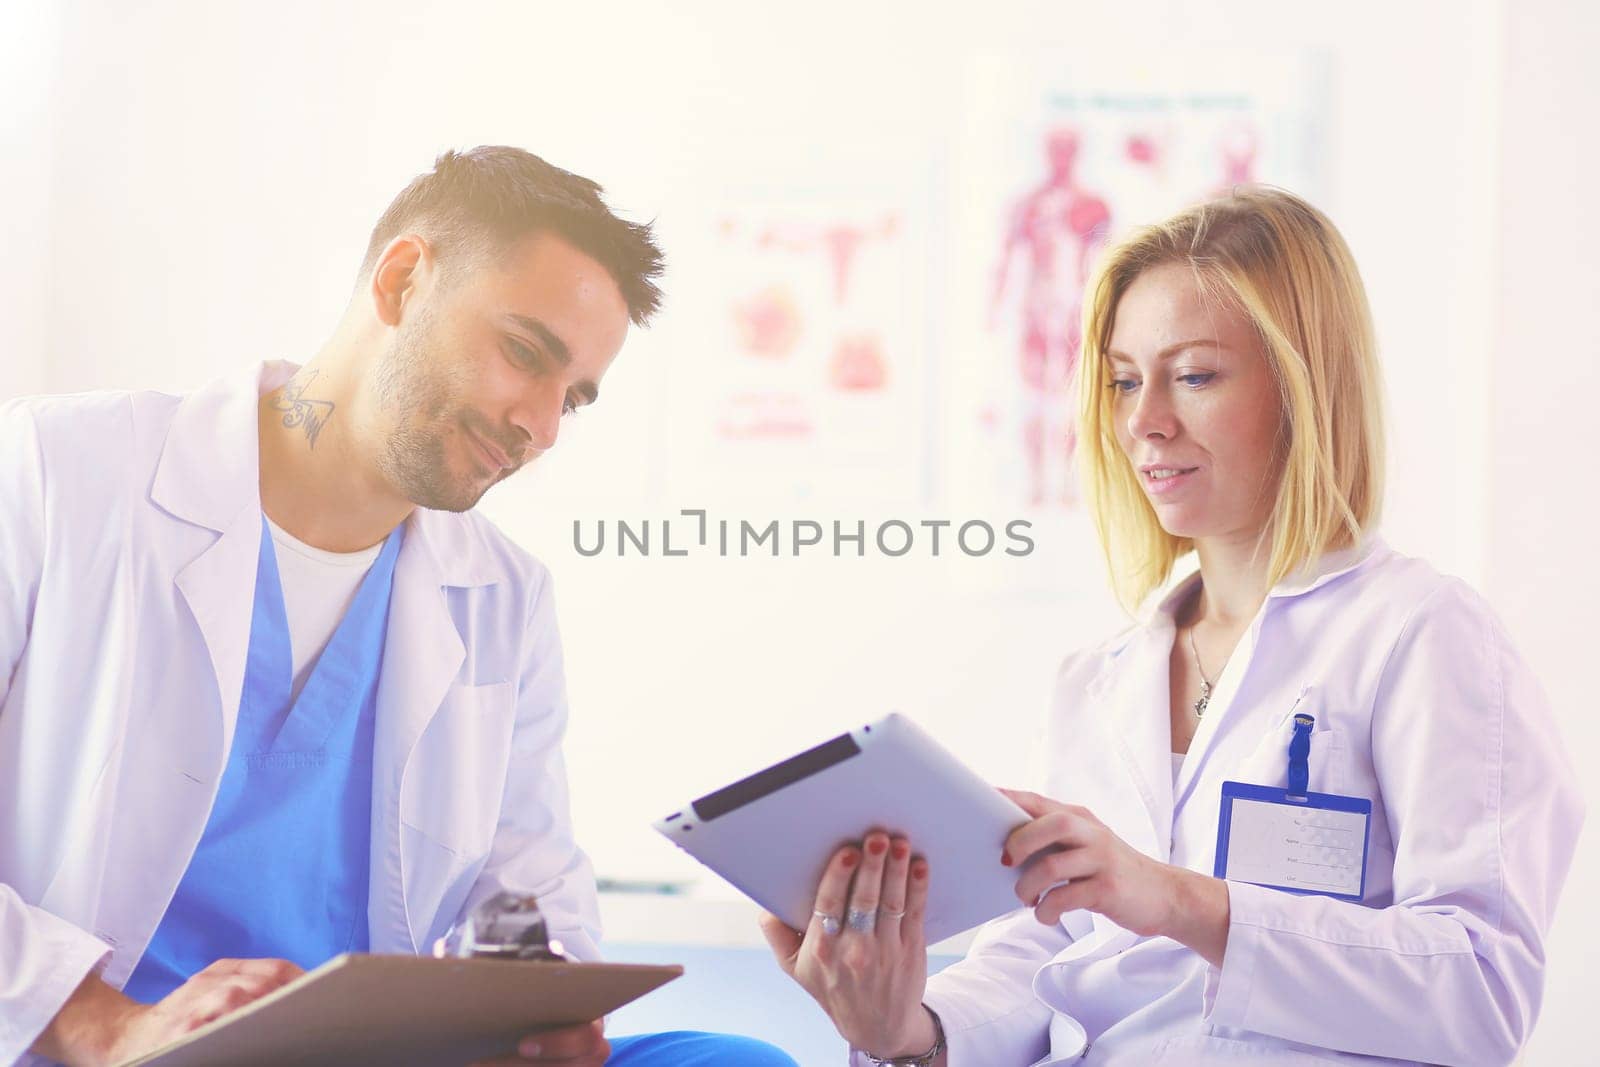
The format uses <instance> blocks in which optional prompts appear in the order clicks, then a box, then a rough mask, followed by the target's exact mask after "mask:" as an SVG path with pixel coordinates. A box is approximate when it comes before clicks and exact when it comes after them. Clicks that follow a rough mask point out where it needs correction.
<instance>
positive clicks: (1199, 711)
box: [1189, 626, 1211, 719]
mask: <svg viewBox="0 0 1600 1067" xmlns="http://www.w3.org/2000/svg"><path fill="white" fill-rule="evenodd" d="M1194 631H1195V628H1194V626H1190V627H1189V651H1190V652H1193V653H1194V667H1195V670H1197V671H1199V672H1200V699H1199V700H1196V701H1195V702H1194V717H1195V718H1197V719H1202V718H1204V717H1205V714H1206V708H1208V707H1209V706H1210V705H1211V680H1210V679H1209V678H1207V677H1206V669H1205V667H1203V666H1201V664H1200V649H1198V648H1197V647H1195V643H1194Z"/></svg>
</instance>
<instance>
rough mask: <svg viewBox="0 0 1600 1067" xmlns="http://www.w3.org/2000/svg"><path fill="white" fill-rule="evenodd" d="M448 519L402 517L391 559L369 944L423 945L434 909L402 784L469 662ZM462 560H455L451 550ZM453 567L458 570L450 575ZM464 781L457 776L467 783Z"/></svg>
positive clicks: (376, 743)
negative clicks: (452, 599) (424, 910)
mask: <svg viewBox="0 0 1600 1067" xmlns="http://www.w3.org/2000/svg"><path fill="white" fill-rule="evenodd" d="M447 521H448V520H447V518H446V517H444V516H439V515H435V514H433V513H430V512H427V511H423V510H422V509H418V510H417V511H414V512H413V513H412V515H411V517H410V518H409V519H408V520H407V525H406V532H405V539H404V540H403V542H402V543H401V546H400V556H399V558H398V559H397V560H396V561H395V572H394V587H393V591H392V592H391V594H390V601H389V628H388V635H387V639H386V640H385V642H384V649H383V669H382V674H381V676H380V677H379V680H378V698H377V699H378V704H377V727H376V732H375V735H374V738H373V753H372V759H373V764H372V766H373V774H372V790H373V796H372V846H371V847H372V855H371V859H372V872H373V875H372V882H371V891H370V896H369V900H368V923H369V931H370V936H371V941H372V948H373V951H411V952H421V951H423V944H422V942H423V940H425V938H426V936H427V930H428V924H429V922H430V921H431V919H432V918H433V917H432V916H431V915H424V914H417V913H416V912H417V910H418V909H417V907H414V906H413V905H414V903H415V902H416V900H417V897H418V895H419V894H418V893H417V892H415V891H414V887H415V886H417V885H419V884H422V883H424V882H426V881H427V879H424V878H422V877H420V876H419V873H420V872H419V871H418V865H419V864H421V863H424V862H426V859H427V856H426V855H424V854H418V853H416V852H415V851H414V850H412V849H411V848H409V847H408V840H409V838H408V836H407V835H406V834H404V833H403V832H402V823H403V821H404V818H405V813H404V812H403V811H401V797H402V795H403V793H402V788H401V787H402V785H403V783H404V780H405V774H406V768H407V765H408V764H409V762H410V759H411V755H412V752H413V751H414V750H415V748H416V746H417V745H418V743H419V742H420V741H421V739H422V736H423V734H424V732H425V731H426V730H427V727H428V723H429V722H430V721H431V720H432V719H433V716H434V715H435V714H436V713H437V712H438V710H439V707H440V705H442V704H443V703H444V701H445V699H446V697H447V695H448V693H449V691H450V688H451V686H452V685H453V684H454V682H455V680H456V676H457V674H458V673H459V672H460V670H461V665H462V663H463V662H464V661H465V659H466V647H465V645H464V644H463V643H462V640H461V633H460V631H459V630H458V628H457V626H456V622H455V620H454V618H453V617H452V616H451V613H450V604H449V599H448V595H449V594H448V593H447V589H448V588H449V587H451V586H453V585H459V584H471V583H470V582H467V581H464V580H463V579H462V575H461V574H460V571H461V564H460V563H457V562H452V563H451V564H447V563H446V562H445V561H446V560H452V554H450V553H451V548H452V547H454V548H456V549H457V550H462V546H450V545H446V544H441V543H440V540H441V536H442V535H443V534H444V533H445V530H446V523H447ZM455 558H456V559H459V557H455ZM453 572H454V573H453ZM468 785H469V783H457V786H458V787H461V788H465V787H467V786H468Z"/></svg>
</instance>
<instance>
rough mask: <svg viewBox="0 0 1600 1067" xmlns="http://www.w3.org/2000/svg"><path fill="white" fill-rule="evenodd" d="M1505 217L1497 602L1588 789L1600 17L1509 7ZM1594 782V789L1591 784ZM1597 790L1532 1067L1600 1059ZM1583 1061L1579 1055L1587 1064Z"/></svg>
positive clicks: (1498, 346) (1496, 441)
mask: <svg viewBox="0 0 1600 1067" xmlns="http://www.w3.org/2000/svg"><path fill="white" fill-rule="evenodd" d="M1505 31H1506V32H1505V35H1504V48H1505V51H1504V57H1505V74H1506V77H1505V95H1504V103H1503V109H1504V110H1503V114H1504V116H1505V123H1504V136H1503V141H1502V145H1501V149H1500V160H1501V168H1500V175H1501V179H1500V181H1501V186H1500V190H1499V196H1498V204H1497V206H1498V209H1499V221H1498V224H1497V226H1496V227H1495V229H1496V235H1497V237H1496V247H1495V256H1494V260H1493V264H1492V267H1491V270H1492V274H1493V277H1494V282H1495V289H1496V293H1497V295H1498V296H1499V301H1498V307H1499V315H1498V322H1497V323H1496V329H1495V338H1496V343H1495V346H1494V362H1493V367H1492V375H1491V377H1490V380H1489V383H1488V388H1489V394H1490V396H1491V397H1492V403H1491V405H1490V410H1491V412H1492V422H1491V426H1490V434H1491V436H1492V439H1493V448H1492V450H1491V465H1490V467H1489V479H1488V481H1489V485H1490V487H1491V491H1490V501H1491V507H1490V509H1489V512H1488V515H1487V522H1486V525H1487V528H1488V530H1489V566H1488V573H1487V575H1486V579H1487V592H1488V594H1489V597H1490V599H1491V600H1493V601H1494V603H1495V604H1496V605H1497V606H1498V607H1499V609H1500V611H1501V612H1502V613H1503V614H1504V617H1505V620H1506V623H1507V625H1508V626H1509V627H1510V629H1511V632H1512V634H1513V636H1514V637H1515V638H1516V640H1517V643H1518V645H1519V647H1520V648H1521V649H1522V651H1523V653H1524V655H1526V656H1527V657H1528V659H1529V661H1530V662H1531V663H1532V664H1533V666H1534V668H1535V669H1536V670H1537V671H1538V673H1539V676H1540V677H1541V678H1542V679H1543V681H1544V684H1545V687H1546V688H1547V689H1548V690H1549V693H1550V698H1551V700H1552V701H1553V702H1554V704H1555V707H1556V709H1557V712H1558V713H1559V714H1560V716H1561V720H1562V726H1563V729H1564V731H1565V734H1566V741H1567V745H1568V747H1569V750H1570V752H1571V753H1572V755H1573V759H1574V761H1575V762H1576V763H1577V765H1578V767H1579V771H1580V774H1584V775H1585V777H1586V778H1587V782H1588V783H1592V782H1593V780H1594V779H1593V775H1592V773H1590V772H1589V771H1588V768H1589V767H1590V766H1591V764H1592V761H1593V753H1595V752H1597V751H1600V718H1597V715H1596V712H1597V710H1600V708H1597V704H1596V701H1595V696H1594V693H1595V687H1594V678H1593V670H1592V668H1591V667H1590V666H1589V665H1590V664H1593V663H1594V662H1595V657H1594V641H1593V636H1592V635H1593V632H1594V626H1593V618H1594V609H1595V605H1596V604H1597V603H1600V578H1597V576H1596V573H1595V570H1594V567H1593V566H1592V565H1591V563H1590V561H1591V560H1592V559H1593V556H1594V531H1595V527H1596V522H1597V521H1600V502H1597V499H1596V490H1597V486H1600V479H1596V477H1595V476H1594V474H1593V472H1592V471H1587V472H1586V470H1585V467H1584V465H1583V460H1584V458H1585V457H1586V456H1587V455H1588V454H1589V453H1590V452H1592V451H1594V449H1595V433H1594V421H1593V401H1594V398H1596V397H1597V396H1600V320H1597V319H1596V317H1595V314H1594V311H1593V305H1594V300H1595V294H1596V293H1597V292H1600V260H1597V258H1596V249H1600V209H1597V208H1596V201H1595V192H1594V183H1593V175H1595V174H1600V147H1597V145H1596V141H1595V137H1594V134H1593V126H1594V117H1595V116H1596V115H1600V78H1597V77H1596V75H1595V69H1594V57H1593V47H1592V46H1593V44H1594V42H1595V41H1596V40H1600V16H1597V14H1596V12H1595V9H1594V8H1593V6H1592V5H1588V4H1579V3H1577V2H1575V0H1569V2H1561V0H1535V2H1533V3H1520V4H1508V5H1507V6H1506V25H1505ZM1586 784H1587V783H1586ZM1597 818H1600V812H1597V811H1596V794H1595V792H1594V790H1593V787H1592V785H1590V787H1589V825H1588V828H1587V829H1586V831H1585V834H1584V839H1583V842H1582V844H1581V845H1580V847H1579V850H1578V856H1577V861H1576V863H1575V864H1574V866H1573V871H1572V876H1571V878H1570V880H1569V881H1568V883H1567V888H1566V893H1565V896H1564V899H1563V902H1562V907H1561V913H1560V915H1559V917H1558V919H1557V923H1556V928H1555V930H1554V931H1553V933H1552V936H1551V939H1550V946H1549V948H1550V967H1549V971H1548V986H1549V994H1548V996H1549V1000H1548V1003H1547V1005H1546V1009H1545V1017H1544V1022H1543V1023H1542V1024H1541V1025H1540V1028H1539V1031H1538V1032H1537V1033H1536V1034H1535V1037H1534V1042H1533V1044H1532V1046H1531V1047H1530V1049H1529V1052H1528V1062H1529V1063H1537V1064H1545V1063H1550V1064H1561V1063H1576V1062H1579V1059H1580V1058H1581V1059H1583V1060H1588V1059H1590V1058H1592V1054H1590V1053H1588V1051H1587V1050H1589V1049H1590V1048H1591V1047H1592V1045H1593V1033H1594V1031H1593V1029H1592V1027H1593V1010H1594V991H1593V977H1592V976H1593V967H1594V959H1595V956H1596V952H1597V951H1600V924H1597V920H1596V918H1595V913H1594V907H1593V902H1594V901H1595V899H1596V898H1597V897H1600V850H1597V849H1596V848H1595V841H1596V838H1597V831H1596V827H1595V823H1596V821H1597ZM1580 1050H1582V1051H1581V1057H1580Z"/></svg>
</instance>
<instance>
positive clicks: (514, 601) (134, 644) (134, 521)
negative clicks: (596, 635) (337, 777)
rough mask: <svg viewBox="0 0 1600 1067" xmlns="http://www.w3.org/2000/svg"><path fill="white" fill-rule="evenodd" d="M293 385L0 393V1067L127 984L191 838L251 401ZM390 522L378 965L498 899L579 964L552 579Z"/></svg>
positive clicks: (507, 556)
mask: <svg viewBox="0 0 1600 1067" xmlns="http://www.w3.org/2000/svg"><path fill="white" fill-rule="evenodd" d="M293 370H294V368H293V367H292V366H291V365H289V364H284V363H277V364H268V365H266V366H264V367H262V368H260V370H259V371H252V372H251V373H249V374H248V375H241V376H239V377H238V378H237V379H236V380H232V381H227V382H222V383H218V384H216V385H213V386H211V387H208V388H206V389H203V390H201V391H200V392H197V393H194V394H192V395H190V396H187V397H176V396H166V395H162V394H157V393H99V394H87V395H84V396H77V397H61V398H48V399H36V400H28V401H21V402H14V403H10V404H6V405H0V1063H11V1062H12V1061H13V1059H15V1058H17V1057H19V1056H22V1055H23V1053H24V1052H25V1050H26V1049H27V1048H28V1046H29V1045H30V1044H31V1043H32V1042H33V1040H34V1039H35V1038H36V1037H37V1036H38V1033H39V1031H40V1030H41V1029H42V1028H43V1027H44V1026H45V1024H46V1023H47V1022H48V1021H49V1020H50V1019H51V1018H52V1017H53V1016H54V1014H55V1013H56V1011H57V1010H58V1009H59V1008H60V1006H61V1004H62V1002H63V1001H65V1000H66V999H67V997H68V995H69V994H71V992H72V991H73V989H74V988H75V987H76V986H77V984H78V982H79V981H80V980H81V979H82V978H83V977H84V975H85V974H86V973H88V972H89V970H90V969H91V968H92V967H93V966H95V965H96V964H98V963H102V962H103V963H104V964H105V970H104V972H103V977H104V978H105V980H106V981H107V982H109V983H111V984H112V985H115V986H120V985H121V983H122V982H123V981H125V980H126V979H127V977H128V975H129V974H130V973H131V972H132V970H133V967H134V965H135V964H136V963H137V962H138V960H139V957H140V955H141V954H142V953H143V951H144V948H145V945H146V944H147V943H148V942H149V939H150V936H151V935H152V934H153V933H154V931H155V929H156V925H157V924H158V923H159V922H160V920H161V917H162V914H163V913H164V912H165V911H166V907H167V903H168V901H169V900H170V899H171V898H172V894H173V891H174V890H175V889H176V887H177V885H178V881H179V879H180V878H181V877H182V876H183V873H184V870H185V869H186V868H187V867H188V864H189V859H190V857H191V856H192V855H193V852H194V848H195V845H196V843H197V842H198V841H199V838H200V833H201V831H202V830H203V829H204V827H205V824H206V819H207V817H208V814H209V812H210V810H211V804H212V801H213V799H214V798H215V795H216V789H217V783H218V780H219V778H220V776H221V773H222V770H223V766H224V763H225V761H226V758H227V753H228V746H229V741H230V738H231V737H232V733H233V727H234V721H235V719H236V716H237V714H238V708H239V695H240V688H241V685H242V684H243V678H244V661H245V651H246V647H247V645H248V643H249V637H250V633H249V630H250V604H251V600H252V594H253V590H254V588H255V580H256V559H257V554H258V552H259V549H260V544H261V510H260V500H259V493H258V490H257V485H258V471H257V447H256V441H257V428H256V404H257V400H258V397H259V395H260V393H261V392H264V391H267V390H270V389H273V388H276V387H277V386H278V385H280V384H282V382H283V381H285V380H287V378H288V377H289V376H290V374H292V373H293ZM407 521H408V528H407V530H406V538H405V542H404V546H403V547H402V549H401V552H400V556H399V559H398V560H397V563H396V568H395V576H394V590H393V593H392V599H391V602H390V614H389V630H388V636H387V642H386V645H385V649H384V659H383V669H382V674H381V676H380V681H379V688H378V718H377V734H376V737H375V741H374V752H373V775H372V789H373V797H372V856H371V872H372V873H371V890H370V894H369V899H368V904H367V913H368V925H369V932H370V940H371V945H372V951H374V952H416V951H424V950H426V948H427V947H428V946H429V945H431V943H432V941H433V939H434V938H436V937H438V936H439V935H440V934H441V933H442V932H443V931H444V929H445V928H446V927H448V925H449V924H450V923H451V922H453V921H454V919H455V917H456V916H457V914H458V913H459V912H461V911H462V910H463V908H465V907H469V906H471V905H472V904H475V903H476V902H477V901H478V900H480V899H482V898H483V897H485V896H487V895H489V894H491V893H493V892H495V891H497V890H499V889H501V888H507V889H513V890H516V891H519V892H532V893H536V894H538V895H539V899H540V904H541V906H542V907H543V908H544V910H545V911H546V912H547V914H548V916H549V918H550V921H551V925H552V927H553V928H554V930H553V932H554V933H555V934H556V935H557V936H559V937H561V938H562V939H563V940H564V942H565V944H566V946H567V948H568V950H569V951H571V952H573V953H574V954H576V955H579V956H593V955H594V954H595V951H596V950H595V941H596V939H597V938H598V936H599V923H598V916H597V908H596V904H595V896H594V880H593V875H592V873H591V871H590V868H589V865H588V861H587V859H585V858H584V856H583V853H582V852H580V851H579V850H578V848H577V846H576V844H575V843H574V841H573V838H572V832H571V826H570V820H569V817H568V808H567V794H566V777H565V771H564V769H563V766H562V760H561V751H560V741H561V737H562V733H563V731H564V729H565V726H566V715H567V709H566V700H565V694H564V682H563V677H562V668H561V649H560V639H559V637H558V635H557V630H556V623H555V609H554V605H553V601H552V597H551V593H550V590H549V580H548V574H547V572H546V571H545V569H544V568H543V566H541V565H540V564H539V563H537V562H536V561H535V560H533V559H532V558H531V557H529V556H528V555H527V554H526V553H524V552H522V551H521V550H520V549H518V548H516V547H515V546H514V545H512V544H511V543H510V541H508V540H507V539H506V538H505V537H504V536H503V535H501V534H500V533H499V532H498V531H497V530H495V529H494V528H493V527H492V526H491V525H490V524H489V523H488V522H487V521H485V520H484V519H482V518H480V517H478V516H477V515H475V514H472V513H467V514H463V515H450V514H445V513H441V512H427V511H421V510H419V511H417V512H415V513H414V514H413V515H412V517H411V518H410V519H409V520H407ZM513 768H514V770H515V773H512V774H508V769H513Z"/></svg>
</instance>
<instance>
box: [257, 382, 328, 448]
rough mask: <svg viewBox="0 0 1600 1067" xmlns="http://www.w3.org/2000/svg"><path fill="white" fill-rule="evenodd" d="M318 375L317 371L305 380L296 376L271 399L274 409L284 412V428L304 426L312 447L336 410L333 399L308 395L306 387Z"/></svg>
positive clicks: (307, 440) (308, 441) (291, 428)
mask: <svg viewBox="0 0 1600 1067" xmlns="http://www.w3.org/2000/svg"><path fill="white" fill-rule="evenodd" d="M316 377H317V372H316V371H312V372H311V373H310V374H308V375H306V376H305V380H304V381H302V380H301V379H300V377H299V376H296V377H294V378H292V379H290V381H289V383H288V384H287V385H285V386H284V387H283V389H282V390H280V391H279V392H278V393H277V394H276V395H274V396H273V397H272V398H271V400H270V403H271V405H272V410H274V411H281V412H283V428H284V429H286V430H293V429H295V428H296V427H304V428H305V431H306V442H307V444H309V445H310V446H311V447H312V448H316V447H317V437H318V436H319V435H320V434H321V433H322V428H323V427H324V426H326V425H327V424H328V420H329V419H330V418H332V417H333V411H334V404H333V401H331V400H313V399H312V398H310V397H308V396H306V389H307V388H308V387H309V386H310V385H311V383H312V382H313V381H315V380H316Z"/></svg>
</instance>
